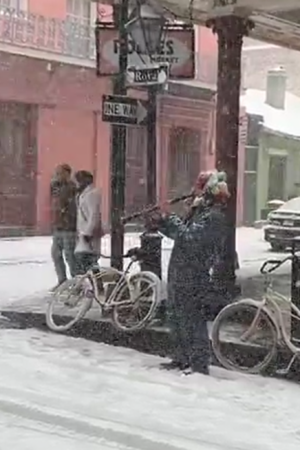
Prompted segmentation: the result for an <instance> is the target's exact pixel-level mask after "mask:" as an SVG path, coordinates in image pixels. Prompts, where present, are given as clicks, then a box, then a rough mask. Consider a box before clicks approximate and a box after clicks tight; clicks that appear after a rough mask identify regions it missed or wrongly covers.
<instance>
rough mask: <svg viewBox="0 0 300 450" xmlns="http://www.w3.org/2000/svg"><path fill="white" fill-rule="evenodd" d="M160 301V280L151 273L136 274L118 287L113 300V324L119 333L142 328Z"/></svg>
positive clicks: (149, 319) (150, 318)
mask: <svg viewBox="0 0 300 450" xmlns="http://www.w3.org/2000/svg"><path fill="white" fill-rule="evenodd" d="M159 300H160V279H159V278H158V277H157V276H156V275H155V274H154V273H152V272H138V273H136V274H134V275H132V276H131V277H130V278H129V279H128V280H124V283H122V285H120V287H119V289H118V290H117V292H116V294H115V298H114V300H113V311H112V319H113V324H114V325H115V327H116V328H117V329H118V330H121V331H136V330H141V329H142V328H144V327H145V326H146V325H147V324H148V323H149V322H150V321H151V320H152V319H153V318H154V315H155V312H156V308H157V305H158V303H159Z"/></svg>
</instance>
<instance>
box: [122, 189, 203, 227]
mask: <svg viewBox="0 0 300 450" xmlns="http://www.w3.org/2000/svg"><path fill="white" fill-rule="evenodd" d="M194 197H195V194H194V193H193V192H190V193H189V194H185V195H181V196H180V197H174V198H172V199H171V200H168V202H167V203H168V204H169V205H175V204H176V203H179V202H183V201H185V200H188V199H191V198H194ZM158 209H159V205H152V206H148V207H146V208H144V209H142V210H141V211H137V212H135V213H133V214H129V215H128V216H124V217H123V218H122V223H123V224H125V223H127V222H130V221H131V220H133V219H138V218H140V217H143V216H145V215H147V214H150V213H152V212H154V211H156V210H158Z"/></svg>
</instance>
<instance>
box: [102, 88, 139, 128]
mask: <svg viewBox="0 0 300 450" xmlns="http://www.w3.org/2000/svg"><path fill="white" fill-rule="evenodd" d="M147 115H148V110H147V102H145V101H143V100H138V99H136V98H130V97H125V96H121V95H103V97H102V120H103V122H110V123H115V124H119V125H145V124H146V123H147Z"/></svg>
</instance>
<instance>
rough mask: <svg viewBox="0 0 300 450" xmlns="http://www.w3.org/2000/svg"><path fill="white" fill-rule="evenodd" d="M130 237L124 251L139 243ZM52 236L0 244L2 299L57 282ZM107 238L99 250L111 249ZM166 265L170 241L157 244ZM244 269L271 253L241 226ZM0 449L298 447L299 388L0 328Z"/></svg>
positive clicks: (294, 449)
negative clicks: (172, 367)
mask: <svg viewBox="0 0 300 450" xmlns="http://www.w3.org/2000/svg"><path fill="white" fill-rule="evenodd" d="M138 243H139V242H138V237H137V235H127V236H126V247H127V248H128V247H132V246H135V245H138ZM50 245H51V239H50V238H26V239H20V240H17V239H16V240H0V305H1V306H3V305H4V304H7V303H13V302H14V301H16V300H20V298H22V297H27V296H32V295H34V294H35V293H37V292H39V291H46V290H47V289H48V288H49V286H52V285H53V284H54V283H55V274H54V270H53V267H52V263H51V257H50ZM109 247H110V245H109V241H108V240H107V239H106V240H105V242H104V245H103V253H105V254H108V255H109V252H110V248H109ZM163 247H164V251H163V259H164V270H165V271H166V268H167V261H168V258H169V254H170V249H171V243H170V241H168V240H164V242H163ZM238 250H239V255H240V259H241V265H242V269H241V270H242V271H244V272H245V273H246V274H247V273H248V274H249V273H257V271H258V267H259V265H260V264H261V262H262V261H263V260H265V259H266V258H268V257H269V256H270V253H269V250H268V246H267V244H266V243H265V242H264V241H263V239H262V233H261V230H253V229H240V230H239V231H238ZM0 352H1V371H0V435H1V439H0V444H1V445H0V449H1V450H2V448H3V449H8V448H10V449H11V450H41V448H42V449H43V450H57V449H59V450H77V449H78V450H79V449H80V450H82V449H84V450H94V449H97V450H98V449H100V450H111V449H114V450H158V449H159V450H199V449H201V450H282V449H283V448H286V449H287V450H298V449H299V446H300V425H299V416H300V403H299V400H298V397H299V386H297V385H293V384H290V383H287V382H285V381H279V380H272V379H266V378H261V377H258V376H256V377H254V376H245V375H241V374H237V373H233V372H226V371H225V370H222V369H219V368H216V367H212V369H211V373H212V376H211V377H206V376H203V375H191V376H188V377H184V376H181V375H180V374H179V373H176V372H174V373H170V372H166V371H161V370H159V364H160V362H161V360H160V359H159V358H158V357H155V356H149V355H144V354H141V353H138V352H135V351H133V350H127V349H124V348H116V347H109V346H106V345H104V344H98V343H94V342H91V341H86V340H83V339H75V338H71V337H66V336H61V335H55V334H52V333H43V332H41V331H37V330H32V329H28V330H12V329H0Z"/></svg>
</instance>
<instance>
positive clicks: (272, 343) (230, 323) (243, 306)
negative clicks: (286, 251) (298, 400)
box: [212, 253, 300, 375]
mask: <svg viewBox="0 0 300 450" xmlns="http://www.w3.org/2000/svg"><path fill="white" fill-rule="evenodd" d="M294 257H295V254H294V253H293V254H292V255H290V256H288V257H287V258H284V259H283V260H281V261H280V260H273V259H271V260H268V261H265V262H264V263H263V265H262V267H261V269H260V272H261V273H262V274H263V275H264V277H265V280H264V286H265V288H264V295H263V299H262V300H260V301H256V300H252V299H244V300H240V301H237V302H235V303H232V304H230V305H228V306H226V307H225V308H224V309H222V310H221V312H220V313H219V314H218V316H217V317H216V319H215V321H214V323H213V327H212V346H213V350H214V353H215V356H216V358H217V359H218V361H219V362H220V364H221V365H222V366H223V367H225V368H226V369H230V370H238V371H242V372H246V373H260V372H264V371H265V370H266V369H267V368H268V367H270V365H271V363H272V362H273V361H274V359H275V356H276V354H277V351H278V349H279V348H280V347H287V348H288V349H289V350H290V351H291V354H292V357H291V360H290V362H289V364H288V366H287V367H286V368H284V369H281V370H279V371H277V373H280V374H282V375H286V374H287V373H288V372H289V370H290V368H291V367H292V365H293V363H294V361H295V359H296V358H297V357H298V356H299V354H300V347H297V346H296V345H295V344H294V343H293V342H292V340H291V319H292V318H295V319H297V320H298V321H300V310H299V309H298V308H297V307H296V306H295V305H294V304H293V303H292V301H291V300H290V299H289V298H287V297H285V296H284V295H282V294H280V293H279V292H276V291H275V290H274V289H273V287H272V279H271V276H270V274H271V273H272V272H274V271H275V270H276V269H278V268H279V267H280V266H282V265H283V264H285V263H286V262H287V261H290V260H292V259H293V258H294ZM245 322H246V323H245ZM245 344H247V345H249V346H253V348H254V347H255V352H253V354H252V355H251V356H252V357H251V358H249V355H248V356H246V357H245V354H244V357H243V355H241V353H243V352H237V351H236V348H237V347H236V346H237V345H241V346H242V345H245ZM245 353H247V352H245ZM245 360H246V361H245ZM249 360H250V363H249ZM245 362H247V365H245Z"/></svg>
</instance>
